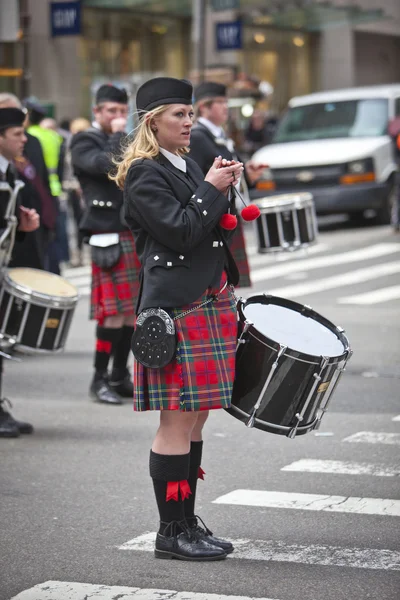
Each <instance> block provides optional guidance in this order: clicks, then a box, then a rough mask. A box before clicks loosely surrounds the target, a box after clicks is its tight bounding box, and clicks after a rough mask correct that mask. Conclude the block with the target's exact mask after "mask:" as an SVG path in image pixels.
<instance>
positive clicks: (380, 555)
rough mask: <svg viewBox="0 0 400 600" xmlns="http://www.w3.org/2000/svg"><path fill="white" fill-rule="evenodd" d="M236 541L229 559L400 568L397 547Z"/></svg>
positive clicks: (147, 540)
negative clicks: (345, 546)
mask: <svg viewBox="0 0 400 600" xmlns="http://www.w3.org/2000/svg"><path fill="white" fill-rule="evenodd" d="M155 537H156V534H155V533H145V534H143V535H140V536H138V537H136V538H134V539H133V540H130V541H129V542H126V543H125V544H123V545H122V546H120V547H119V549H120V550H137V551H141V552H153V551H154V540H155ZM232 544H233V545H234V546H235V551H234V552H233V553H232V554H228V558H236V559H241V560H243V559H244V560H265V561H271V562H289V563H302V564H308V565H325V566H332V567H354V568H357V569H384V570H388V571H400V552H397V551H395V550H375V549H374V548H367V549H364V548H342V547H340V546H322V545H313V544H310V545H309V546H305V545H300V544H286V543H284V542H279V541H274V540H247V539H240V540H232ZM210 598H211V596H210ZM24 600H25V599H24ZM29 600H30V599H29Z"/></svg>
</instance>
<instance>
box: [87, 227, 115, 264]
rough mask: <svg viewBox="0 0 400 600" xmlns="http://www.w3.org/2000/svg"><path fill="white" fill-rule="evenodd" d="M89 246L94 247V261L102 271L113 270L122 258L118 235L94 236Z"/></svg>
mask: <svg viewBox="0 0 400 600" xmlns="http://www.w3.org/2000/svg"><path fill="white" fill-rule="evenodd" d="M89 244H90V246H91V247H92V261H93V262H94V264H95V265H97V266H98V267H100V269H112V268H113V267H114V266H115V265H116V264H117V263H118V261H119V259H120V258H121V252H122V249H121V243H120V241H119V235H118V234H114V233H112V234H99V235H92V237H91V238H90V240H89Z"/></svg>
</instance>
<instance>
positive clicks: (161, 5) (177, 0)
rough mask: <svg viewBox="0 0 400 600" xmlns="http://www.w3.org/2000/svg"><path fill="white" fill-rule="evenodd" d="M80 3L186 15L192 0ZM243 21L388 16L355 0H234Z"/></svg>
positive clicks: (327, 22) (319, 25)
mask: <svg viewBox="0 0 400 600" xmlns="http://www.w3.org/2000/svg"><path fill="white" fill-rule="evenodd" d="M83 4H84V6H88V7H97V8H107V9H120V10H121V9H138V10H141V11H143V12H151V13H154V14H164V15H166V14H170V15H174V16H181V17H189V16H191V15H192V5H193V3H192V0H83ZM237 4H238V5H239V9H238V10H239V12H240V14H241V15H242V17H243V18H244V20H245V22H246V23H249V24H254V25H268V26H271V27H276V28H279V29H297V30H302V31H321V30H323V29H327V28H329V27H339V26H341V25H345V24H350V25H352V26H355V25H359V24H361V23H373V22H376V21H381V20H382V19H388V18H389V15H387V14H385V11H384V9H382V8H380V7H379V0H376V8H375V9H372V10H366V9H363V8H362V7H360V6H359V5H358V4H357V3H354V2H353V3H351V4H350V2H349V4H342V3H340V4H339V3H337V2H334V1H330V2H325V1H319V0H236V1H235V2H233V3H232V5H237Z"/></svg>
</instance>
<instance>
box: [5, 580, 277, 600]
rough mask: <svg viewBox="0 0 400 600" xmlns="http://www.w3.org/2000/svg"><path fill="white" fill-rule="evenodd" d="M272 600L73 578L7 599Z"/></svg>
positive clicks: (32, 589)
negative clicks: (101, 582) (84, 580)
mask: <svg viewBox="0 0 400 600" xmlns="http://www.w3.org/2000/svg"><path fill="white" fill-rule="evenodd" d="M89 598H90V600H116V599H117V598H119V599H120V600H161V599H162V598H164V599H165V600H167V599H168V600H272V599H271V598H254V597H250V596H224V595H222V594H208V593H207V594H199V593H197V592H176V591H175V590H163V589H159V590H156V589H142V588H137V587H125V586H119V585H112V586H111V585H94V584H91V583H76V582H73V581H45V582H44V583H40V584H39V585H35V587H33V588H30V589H29V590H25V591H23V592H21V593H20V594H18V595H17V596H14V597H13V598H11V600H88V599H89Z"/></svg>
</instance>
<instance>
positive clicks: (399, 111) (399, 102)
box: [394, 98, 400, 117]
mask: <svg viewBox="0 0 400 600" xmlns="http://www.w3.org/2000/svg"><path fill="white" fill-rule="evenodd" d="M394 114H395V116H396V117H400V98H396V101H395V104H394Z"/></svg>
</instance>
